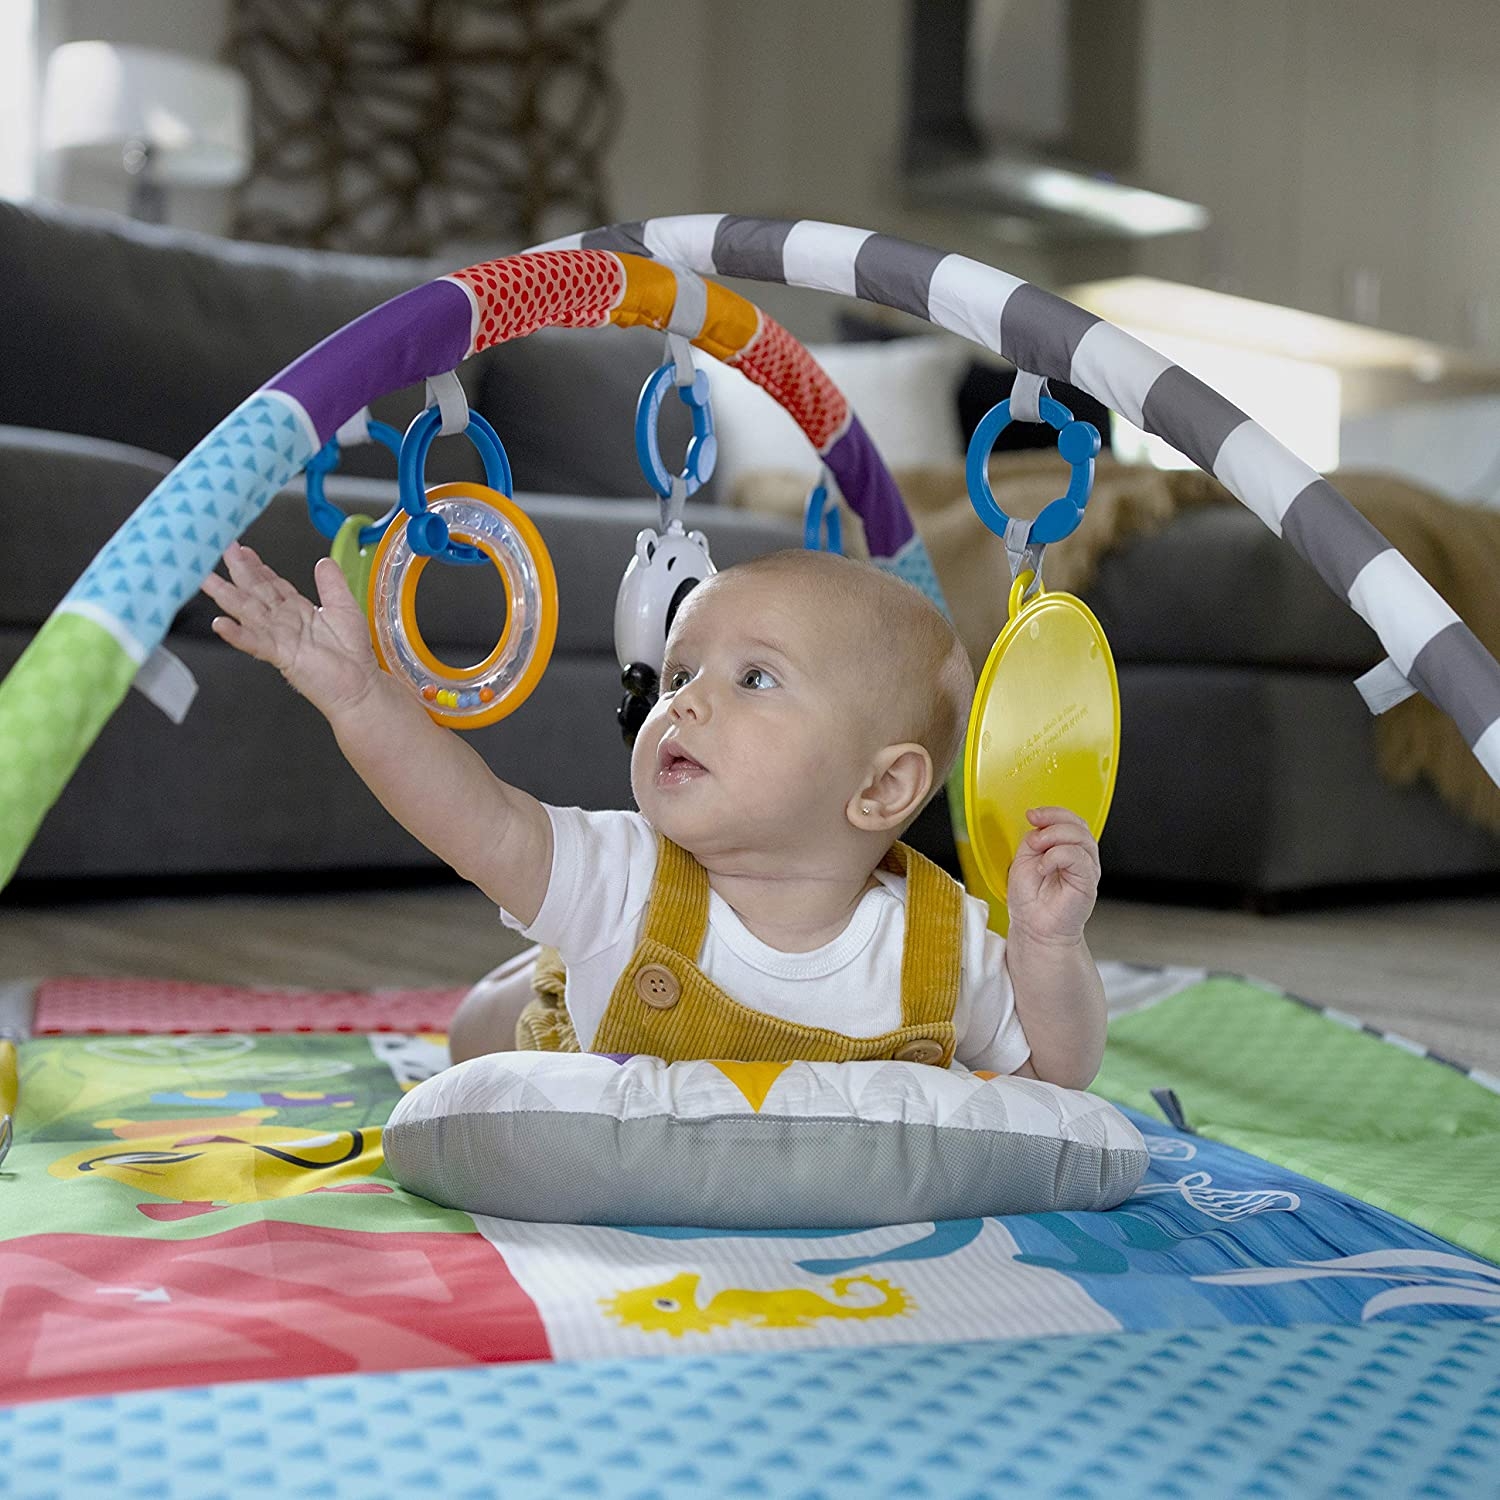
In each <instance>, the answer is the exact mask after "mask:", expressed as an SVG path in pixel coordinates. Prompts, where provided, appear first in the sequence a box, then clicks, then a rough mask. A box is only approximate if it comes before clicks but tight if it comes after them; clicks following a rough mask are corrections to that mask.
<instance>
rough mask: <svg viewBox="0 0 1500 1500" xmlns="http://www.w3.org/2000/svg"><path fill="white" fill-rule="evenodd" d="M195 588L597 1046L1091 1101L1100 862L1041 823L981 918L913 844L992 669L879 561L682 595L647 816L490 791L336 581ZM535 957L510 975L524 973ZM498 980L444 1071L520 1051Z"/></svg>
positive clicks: (803, 554)
mask: <svg viewBox="0 0 1500 1500" xmlns="http://www.w3.org/2000/svg"><path fill="white" fill-rule="evenodd" d="M225 562H226V564H227V567H228V571H229V580H228V581H226V580H225V579H224V578H222V577H220V576H219V575H217V574H214V575H211V576H210V577H209V578H208V579H207V580H206V581H205V583H204V585H203V588H204V592H205V593H206V594H208V595H209V597H210V598H211V599H213V600H214V601H215V603H216V604H218V605H219V607H220V608H221V609H223V610H224V611H225V614H224V615H223V616H220V617H219V618H217V619H215V620H214V622H213V628H214V630H215V632H216V633H217V634H218V635H219V636H221V637H222V638H223V639H224V640H226V641H228V642H229V644H230V645H232V646H234V647H236V648H237V649H239V650H241V651H244V652H246V653H248V654H249V655H251V656H255V657H258V658H259V659H260V660H262V661H266V662H270V663H271V664H272V665H274V666H276V667H278V668H279V669H280V670H281V672H282V674H283V675H284V676H285V677H286V679H287V681H288V682H289V683H291V685H292V686H293V687H294V688H296V689H297V691H298V692H300V693H302V694H303V695H304V696H305V697H307V698H308V699H309V700H310V701H311V702H312V703H313V704H314V705H315V706H316V707H317V708H318V709H319V710H320V711H321V712H322V713H323V714H324V715H325V717H326V718H327V719H328V721H329V723H330V724H331V725H332V727H333V731H334V734H335V736H336V737H337V739H338V743H339V746H340V748H341V749H342V751H343V753H344V755H345V756H346V757H347V758H348V760H349V762H350V764H351V765H352V766H353V767H354V769H355V770H356V771H357V772H358V773H359V774H360V776H361V777H363V779H364V780H365V782H366V783H367V784H368V785H369V787H370V788H371V790H372V791H373V792H374V793H375V795H376V796H377V797H378V798H379V799H380V801H381V802H382V803H383V804H384V805H385V807H386V808H387V809H388V810H389V811H390V812H391V814H392V815H393V816H394V817H395V818H396V819H397V820H398V821H400V822H401V823H402V824H403V825H404V826H405V827H406V828H407V829H408V830H410V832H411V833H413V834H414V835H415V836H416V837H417V838H418V839H420V840H421V841H422V842H423V843H424V844H426V846H427V847H428V848H429V849H431V850H432V851H433V852H434V853H435V854H436V855H438V857H439V858H441V859H443V860H444V861H446V862H447V863H448V864H449V865H450V866H452V868H453V869H454V870H455V871H457V872H458V873H459V874H460V875H462V876H463V877H464V878H465V879H467V880H470V881H472V882H473V883H474V884H475V885H476V886H478V887H479V889H480V890H482V891H483V892H484V893H485V894H486V895H487V896H489V897H490V898H491V899H492V900H493V901H494V902H495V903H496V904H497V905H498V906H499V908H500V915H501V917H502V919H503V920H504V921H505V922H506V923H507V925H509V926H511V927H513V928H516V929H518V930H520V931H521V932H522V933H523V934H525V935H526V936H527V937H528V938H531V939H532V940H533V941H535V942H538V943H542V944H546V945H548V946H551V947H554V948H556V949H557V950H558V951H559V952H560V954H561V956H562V959H563V962H564V963H565V964H566V1006H567V1018H568V1020H569V1021H570V1022H571V1026H572V1030H573V1032H574V1034H575V1035H576V1039H577V1044H578V1045H579V1046H581V1047H582V1048H583V1049H584V1050H588V1051H598V1052H611V1053H624V1052H644V1053H649V1054H651V1055H654V1056H659V1057H666V1058H668V1059H669V1060H671V1059H675V1058H683V1057H720V1058H737V1059H741V1060H745V1061H756V1060H783V1059H787V1058H807V1059H811V1060H828V1061H838V1060H847V1059H856V1058H889V1057H898V1058H904V1059H907V1060H911V1061H918V1062H928V1063H936V1064H940V1065H947V1064H948V1063H949V1062H950V1061H951V1060H952V1059H953V1058H955V1057H956V1058H957V1059H958V1061H959V1062H961V1063H963V1064H964V1065H965V1066H967V1067H969V1068H972V1069H985V1070H989V1071H993V1072H997V1073H1018V1074H1021V1075H1023V1076H1026V1077H1030V1078H1040V1079H1044V1080H1047V1081H1049V1082H1052V1083H1056V1084H1060V1085H1063V1086H1064V1087H1067V1088H1083V1087H1085V1086H1086V1085H1087V1084H1088V1083H1089V1082H1091V1081H1092V1079H1093V1077H1094V1075H1095V1073H1096V1072H1097V1070H1098V1067H1099V1062H1100V1059H1101V1057H1102V1055H1103V1048H1104V1031H1105V1005H1104V992H1103V985H1102V983H1101V981H1100V977H1099V972H1098V970H1097V968H1096V967H1095V965H1094V962H1093V959H1092V958H1091V957H1090V954H1089V950H1088V946H1087V944H1086V943H1085V941H1084V924H1085V922H1086V921H1087V919H1088V916H1089V914H1090V912H1091V911H1092V909H1093V905H1094V896H1095V891H1096V889H1097V886H1098V879H1099V856H1098V849H1097V846H1096V845H1095V843H1094V840H1093V838H1092V836H1091V835H1090V833H1089V830H1088V827H1087V825H1086V824H1085V823H1084V822H1083V821H1082V819H1080V818H1078V817H1076V816H1075V815H1074V814H1073V813H1071V812H1068V811H1066V810H1064V809H1062V808H1056V807H1049V808H1037V809H1034V810H1032V811H1031V812H1030V813H1029V814H1028V818H1029V820H1030V822H1031V824H1032V825H1033V826H1032V832H1031V833H1030V834H1029V835H1028V836H1027V837H1026V838H1025V839H1024V840H1023V842H1022V845H1021V847H1020V849H1019V850H1018V851H1017V852H1016V856H1015V859H1014V862H1013V864H1012V866H1011V870H1010V876H1009V882H1008V886H1007V901H1008V904H1009V908H1010V934H1009V938H1008V940H1007V939H1002V938H1001V937H999V936H998V935H997V934H995V933H994V932H991V931H990V930H989V929H988V927H987V920H988V915H989V914H988V909H987V907H986V905H985V904H984V903H983V902H982V901H980V900H978V899H977V898H975V897H973V896H969V895H967V894H965V893H964V891H963V888H962V887H961V886H960V885H959V884H958V883H957V882H956V881H954V880H953V879H952V878H951V877H949V876H948V875H947V874H945V873H944V872H943V871H941V870H940V869H938V867H937V866H936V865H933V864H932V863H931V862H930V861H928V860H926V859H924V858H923V857H922V856H921V855H919V854H917V853H915V852H914V851H911V850H909V849H907V848H906V846H905V845H902V844H900V843H898V842H897V840H898V839H899V836H900V834H901V833H902V832H903V831H904V830H905V829H906V828H907V827H908V826H909V824H910V823H911V822H912V820H913V819H914V818H915V817H916V816H917V814H918V813H919V812H920V811H921V809H922V807H923V805H924V804H925V803H926V802H927V801H928V799H929V797H930V796H931V795H932V793H933V792H934V790H935V789H936V788H937V787H939V786H940V785H942V783H943V781H944V778H945V776H946V774H947V772H948V770H949V768H950V766H951V765H952V764H953V761H954V759H955V758H956V756H957V755H958V753H959V751H960V750H961V748H962V744H963V738H964V733H965V730H966V727H967V721H968V712H969V704H970V700H971V698H972V695H973V690H974V679H973V674H972V670H971V668H970V665H969V661H968V658H967V656H966V654H965V652H964V649H963V647H962V645H961V644H960V642H959V640H958V637H957V636H956V635H955V634H954V632H953V629H952V627H951V626H950V625H949V624H948V622H947V621H946V620H945V619H944V618H943V616H942V614H941V612H940V611H939V610H937V609H936V608H935V607H934V606H933V605H932V604H931V603H929V602H928V601H927V599H926V598H924V597H923V596H922V594H920V593H919V592H918V591H917V590H916V589H914V588H912V587H911V586H909V585H908V584H905V583H903V582H901V581H900V580H899V579H896V578H894V577H892V576H890V575H889V574H886V573H884V572H882V571H881V570H880V569H878V568H876V567H874V566H872V565H871V564H868V563H863V562H855V561H851V560H849V559H847V558H843V557H839V556H836V555H833V554H829V553H820V552H807V551H788V552H778V553H772V554H770V555H769V556H766V557H761V558H757V559H756V560H754V561H752V562H749V563H744V564H741V565H739V566H736V567H732V568H729V569H727V570H725V571H724V572H722V573H718V574H715V575H714V576H712V577H711V578H709V579H708V580H707V581H705V582H704V583H702V584H700V585H699V586H698V587H697V588H696V589H695V590H694V591H693V592H692V593H691V594H689V595H688V596H687V598H686V599H685V600H684V602H683V604H682V606H681V608H680V609H679V610H678V613H677V615H676V617H675V619H674V620H673V622H672V626H671V632H670V635H669V638H668V641H667V651H666V661H665V663H664V664H663V668H662V674H661V685H662V692H661V697H660V699H659V700H658V701H657V703H656V705H655V707H654V708H653V709H652V710H651V713H650V715H649V717H648V718H647V719H646V721H645V723H644V724H643V725H642V727H641V729H640V732H639V734H638V736H637V738H636V742H635V747H634V751H633V753H632V757H631V787H632V790H633V792H634V795H635V800H636V802H637V804H638V806H639V808H640V811H639V812H638V813H635V812H586V811H583V810H582V809H579V808H563V807H552V806H549V805H546V804H544V803H541V802H539V801H538V800H537V799H536V798H535V797H532V796H531V795H530V794H528V793H527V792H524V791H522V790H520V789H519V788H518V787H513V786H509V785H507V784H506V783H505V782H503V781H501V780H499V779H498V778H497V777H496V776H495V775H494V773H493V772H492V771H491V770H490V769H489V767H488V766H487V765H486V764H485V762H484V761H483V760H482V759H481V758H480V757H479V755H478V754H476V753H475V752H474V751H473V750H472V749H471V748H470V747H469V746H467V745H466V744H465V743H464V742H463V740H462V738H461V737H460V736H458V735H456V734H453V733H451V732H450V731H448V730H446V729H443V728H440V727H439V726H438V725H436V724H434V723H433V722H432V720H431V719H430V718H429V717H428V716H427V713H426V712H425V710H424V709H423V708H422V706H421V704H420V702H419V701H418V699H417V698H416V696H415V695H414V694H412V693H411V691H410V690H409V689H408V688H406V687H404V686H403V685H401V684H400V683H398V682H397V681H396V679H394V678H393V677H390V676H388V675H387V674H386V673H384V672H382V671H381V670H380V669H379V667H378V666H377V664H376V661H375V657H374V653H373V651H372V649H371V645H370V637H369V629H368V626H367V624H366V620H365V615H364V612H363V611H362V610H361V609H360V607H359V605H358V604H356V602H355V601H354V598H353V596H352V595H351V594H350V592H349V588H348V586H347V584H346V583H345V581H344V578H343V575H342V573H341V572H340V571H339V568H338V566H337V564H335V563H334V562H332V561H331V560H329V559H327V558H325V559H323V560H322V561H320V562H319V563H318V565H317V570H316V573H315V580H316V585H317V591H318V596H319V599H320V600H321V603H322V608H321V609H318V608H314V607H313V605H312V604H311V603H310V602H309V601H308V600H307V599H305V598H303V597H302V595H300V594H299V593H298V592H297V591H296V590H295V589H294V588H293V587H292V586H291V585H290V584H289V583H287V582H286V581H285V580H284V579H282V578H281V577H279V576H278V575H277V574H276V573H274V572H273V571H272V570H271V569H270V568H269V567H267V566H266V565H265V564H264V563H263V562H261V561H260V559H259V558H258V557H256V555H255V554H254V553H253V552H252V551H250V550H249V549H248V548H246V547H242V546H239V545H234V546H231V547H230V549H229V551H228V552H227V553H226V554H225ZM525 968H526V965H524V964H520V965H512V966H509V967H508V969H507V972H508V973H510V974H511V975H512V976H521V977H524V973H525ZM514 1020H515V1015H514V1008H513V1006H510V1007H508V1006H507V1005H505V1004H503V1003H501V1001H500V998H499V997H498V996H497V993H496V991H495V990H494V989H493V988H486V987H481V988H480V989H477V990H476V991H475V992H474V994H473V995H471V996H470V999H469V1001H467V1002H466V1004H465V1006H464V1008H463V1010H462V1011H461V1012H460V1014H459V1016H458V1017H457V1018H456V1019H455V1023H454V1028H453V1054H454V1059H455V1061H460V1060H462V1059H463V1058H465V1057H468V1056H472V1055H475V1054H477V1053H481V1052H485V1051H498V1050H505V1049H507V1048H510V1047H512V1046H514V1045H515V1041H514Z"/></svg>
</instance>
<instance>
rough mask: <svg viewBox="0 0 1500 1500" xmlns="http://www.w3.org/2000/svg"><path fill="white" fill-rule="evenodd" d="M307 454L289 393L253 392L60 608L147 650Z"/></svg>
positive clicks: (143, 653)
mask: <svg viewBox="0 0 1500 1500" xmlns="http://www.w3.org/2000/svg"><path fill="white" fill-rule="evenodd" d="M311 454H312V439H311V436H310V433H309V429H308V425H307V423H306V420H305V418H302V417H301V415H300V413H298V411H297V410H296V409H295V408H294V407H293V406H292V405H291V403H290V402H289V401H288V400H287V398H286V397H285V396H282V395H278V394H275V393H269V392H266V391H257V392H256V393H255V394H254V395H253V396H251V397H250V398H249V399H248V400H247V401H245V402H244V403H243V404H242V405H240V406H238V407H236V408H235V410H234V411H232V412H231V413H230V414H229V415H228V416H227V417H226V418H225V419H224V420H223V421H222V422H220V423H219V425H218V426H217V427H215V428H214V429H213V431H212V432H210V433H209V434H208V436H207V437H205V438H204V439H203V440H202V441H201V442H200V443H199V444H198V445H197V447H195V448H194V449H193V450H192V452H191V453H189V454H188V455H187V457H186V458H184V459H183V460H182V462H181V463H180V464H178V465H177V467H176V468H175V469H173V470H172V472H171V473H170V474H169V475H167V477H166V478H165V479H164V480H163V481H162V482H161V483H160V484H159V485H158V486H157V487H156V488H155V489H154V490H153V491H152V492H151V493H150V494H149V495H148V496H147V497H146V499H145V500H144V501H142V503H141V505H140V506H139V508H138V509H137V510H136V511H135V513H134V514H133V515H132V516H131V517H130V519H129V520H127V521H126V522H125V524H124V525H123V526H121V527H120V529H119V530H118V531H117V532H116V533H115V534H114V536H112V537H111V538H110V539H109V541H108V542H106V543H105V544H104V546H103V548H102V549H101V550H100V552H99V554H98V555H97V556H96V557H95V558H94V560H93V561H92V562H91V563H90V564H89V565H88V567H87V568H86V569H84V571H83V574H82V575H81V576H80V577H79V579H78V581H77V582H76V583H75V584H74V585H73V587H72V588H71V589H69V590H68V592H67V594H66V595H65V596H64V598H63V601H62V603H61V604H60V605H59V606H58V610H59V611H66V610H68V608H69V606H70V605H80V606H82V607H83V609H84V610H85V611H86V612H87V613H90V614H93V615H95V616H96V617H97V616H98V615H100V614H103V615H105V616H107V617H108V618H109V619H111V620H112V621H113V622H114V623H115V633H116V634H117V635H121V636H125V637H127V638H128V639H129V640H130V641H132V642H133V643H134V644H135V646H136V647H137V654H138V655H139V656H140V657H141V658H142V659H144V658H145V657H147V656H149V655H150V654H151V652H152V651H154V650H155V649H156V647H157V646H158V645H160V644H161V641H162V638H163V637H164V636H165V635H166V633H167V630H168V628H169V627H170V626H171V623H172V620H173V617H174V616H175V615H176V614H177V611H178V610H180V609H181V608H182V606H183V605H184V604H186V603H187V601H188V600H189V599H191V598H192V597H193V595H194V594H196V593H197V592H198V588H199V586H200V585H201V584H202V582H203V580H204V579H205V578H206V577H207V576H208V574H209V573H211V572H212V571H213V569H214V566H215V565H216V564H217V563H218V561H219V559H220V557H222V556H223V554H224V549H225V548H226V547H227V546H228V545H229V543H230V542H232V541H233V540H234V539H235V538H236V537H238V536H239V535H241V533H242V532H243V531H244V530H245V528H246V527H247V526H249V524H250V523H251V522H252V521H253V520H254V519H255V518H256V517H257V516H258V515H259V514H260V513H261V511H262V510H264V509H265V507H266V505H267V503H268V502H269V501H270V499H271V497H272V496H273V495H274V494H275V493H276V491H277V490H279V489H280V488H281V487H282V486H283V485H284V484H285V483H286V482H287V481H288V480H289V479H291V478H292V476H293V475H294V474H297V473H299V472H300V471H301V469H302V467H303V465H304V464H306V462H307V460H308V458H309V457H310V456H311Z"/></svg>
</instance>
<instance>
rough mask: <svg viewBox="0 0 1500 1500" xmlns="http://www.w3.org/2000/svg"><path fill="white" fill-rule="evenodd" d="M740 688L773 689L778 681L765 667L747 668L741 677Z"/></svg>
mask: <svg viewBox="0 0 1500 1500" xmlns="http://www.w3.org/2000/svg"><path fill="white" fill-rule="evenodd" d="M740 686H741V687H747V688H756V689H760V688H773V687H776V686H777V682H776V679H775V678H774V677H772V676H771V674H770V673H769V672H768V671H766V669H765V668H764V667H746V668H745V670H744V672H743V674H741V676H740Z"/></svg>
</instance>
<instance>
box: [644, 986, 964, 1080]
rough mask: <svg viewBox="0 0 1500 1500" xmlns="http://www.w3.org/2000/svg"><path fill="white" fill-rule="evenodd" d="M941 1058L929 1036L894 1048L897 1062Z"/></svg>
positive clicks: (938, 1047) (939, 1049)
mask: <svg viewBox="0 0 1500 1500" xmlns="http://www.w3.org/2000/svg"><path fill="white" fill-rule="evenodd" d="M637 982H639V981H637ZM942 1060H943V1044H942V1043H941V1042H935V1041H933V1040H932V1039H931V1037H918V1038H917V1039H916V1040H915V1041H912V1042H907V1043H906V1044H905V1045H904V1046H902V1047H899V1048H897V1050H896V1061H897V1062H914V1063H936V1062H941V1061H942Z"/></svg>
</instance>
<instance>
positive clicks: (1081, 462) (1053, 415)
mask: <svg viewBox="0 0 1500 1500" xmlns="http://www.w3.org/2000/svg"><path fill="white" fill-rule="evenodd" d="M1040 406H1041V413H1042V416H1043V417H1044V418H1045V419H1046V421H1047V422H1048V423H1049V425H1051V426H1052V427H1054V428H1056V429H1057V451H1058V452H1059V453H1060V454H1062V456H1063V458H1064V459H1066V460H1067V464H1068V468H1069V469H1070V470H1071V471H1072V473H1071V475H1070V477H1069V479H1068V490H1067V493H1066V494H1065V495H1061V496H1059V497H1058V498H1057V499H1056V500H1053V501H1052V502H1051V503H1050V504H1048V505H1046V506H1044V507H1043V509H1042V512H1041V514H1040V515H1038V516H1037V517H1036V519H1035V520H1034V521H1032V523H1031V530H1030V533H1029V537H1028V539H1029V540H1030V541H1033V542H1040V543H1047V542H1060V541H1062V539H1063V538H1064V537H1065V536H1071V535H1072V534H1073V532H1075V531H1076V530H1077V529H1078V523H1079V522H1080V521H1081V520H1083V508H1084V506H1085V505H1087V504H1088V503H1089V491H1090V490H1091V489H1093V487H1094V458H1095V456H1096V455H1097V454H1098V452H1099V447H1100V443H1099V429H1098V428H1097V427H1095V426H1094V425H1093V423H1091V422H1075V421H1074V420H1073V413H1072V412H1070V411H1069V410H1068V409H1067V407H1066V406H1064V405H1063V404H1062V403H1061V402H1059V401H1054V400H1053V399H1052V398H1051V397H1050V396H1043V397H1042V398H1041V402H1040ZM1008 426H1010V402H1009V401H1002V402H1000V404H999V405H998V406H992V407H991V408H990V409H989V410H988V411H987V412H986V413H985V414H984V416H983V418H981V420H980V423H979V425H978V426H977V427H976V428H975V429H974V436H973V437H972V438H970V439H969V455H968V460H967V462H966V464H965V468H964V477H965V479H966V480H967V482H968V486H969V503H970V504H971V505H972V506H973V507H974V511H975V514H976V515H978V517H979V519H980V520H981V521H983V522H984V524H985V525H986V526H988V527H989V529H990V530H991V531H993V532H994V533H995V535H996V536H998V537H1004V535H1005V532H1006V528H1007V527H1008V526H1009V525H1010V517H1009V516H1008V515H1006V514H1005V512H1004V511H1003V510H1001V509H1000V506H999V505H998V504H997V503H996V500H995V496H994V492H993V491H992V490H991V489H990V476H989V472H988V470H989V462H990V453H991V452H992V451H993V450H994V447H995V439H996V438H998V437H999V436H1000V434H1001V433H1002V432H1004V431H1005V429H1006V428H1007V427H1008Z"/></svg>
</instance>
